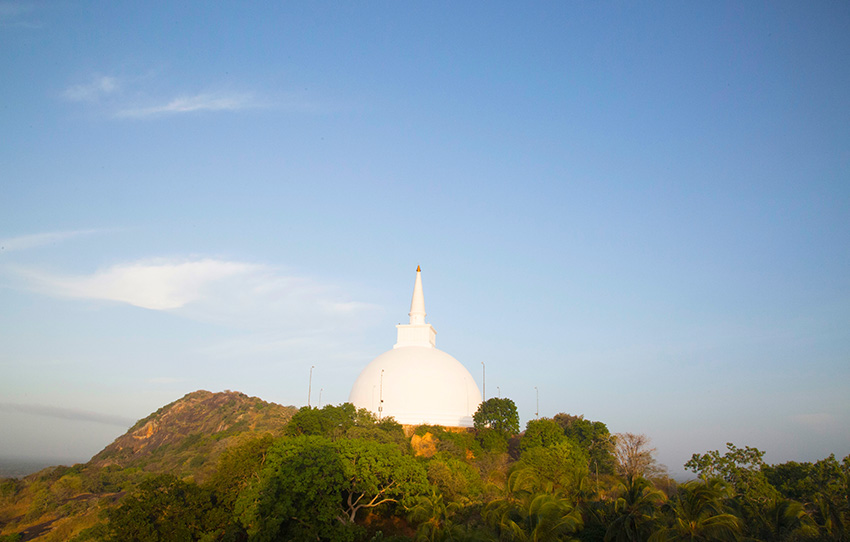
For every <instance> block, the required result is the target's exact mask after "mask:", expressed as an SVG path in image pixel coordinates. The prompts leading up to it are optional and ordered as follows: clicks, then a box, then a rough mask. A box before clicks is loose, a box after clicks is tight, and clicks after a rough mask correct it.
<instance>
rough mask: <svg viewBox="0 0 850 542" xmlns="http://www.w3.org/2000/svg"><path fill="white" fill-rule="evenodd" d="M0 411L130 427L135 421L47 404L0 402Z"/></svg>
mask: <svg viewBox="0 0 850 542" xmlns="http://www.w3.org/2000/svg"><path fill="white" fill-rule="evenodd" d="M0 411H5V412H14V413H22V414H35V415H38V416H48V417H50V418H59V419H63V420H74V421H79V422H95V423H102V424H106V425H117V426H119V427H130V426H131V425H133V424H134V423H136V420H134V419H131V418H125V417H123V416H113V415H111V414H101V413H99V412H90V411H87V410H78V409H75V408H65V407H55V406H49V405H32V404H29V405H28V404H24V403H0Z"/></svg>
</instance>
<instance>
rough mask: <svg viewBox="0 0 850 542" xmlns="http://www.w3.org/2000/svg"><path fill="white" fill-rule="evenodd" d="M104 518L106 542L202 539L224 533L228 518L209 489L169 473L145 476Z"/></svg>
mask: <svg viewBox="0 0 850 542" xmlns="http://www.w3.org/2000/svg"><path fill="white" fill-rule="evenodd" d="M107 517H108V519H109V522H108V523H107V526H106V536H105V537H104V539H105V540H106V541H107V542H126V541H127V540H133V541H137V542H159V541H161V540H173V541H175V542H183V541H187V542H188V541H193V540H201V539H203V538H208V537H210V536H216V535H221V534H223V533H224V529H225V527H226V525H227V521H228V515H227V514H226V512H225V511H224V510H223V509H222V508H220V507H218V506H217V504H216V501H215V495H214V494H213V492H212V491H209V490H206V489H203V488H201V487H199V486H198V485H196V484H193V483H189V482H183V481H181V480H178V479H177V478H176V477H174V476H172V475H170V474H161V475H155V476H150V477H148V478H147V479H145V480H144V481H143V482H142V483H141V484H139V488H138V490H137V491H136V492H135V493H134V494H133V495H131V496H129V497H127V498H125V499H124V500H123V501H122V502H121V505H120V506H118V507H116V508H109V509H107Z"/></svg>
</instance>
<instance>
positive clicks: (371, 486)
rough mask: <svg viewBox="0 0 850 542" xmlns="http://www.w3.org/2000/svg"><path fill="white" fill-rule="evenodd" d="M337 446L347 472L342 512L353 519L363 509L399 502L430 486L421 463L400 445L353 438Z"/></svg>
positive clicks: (352, 520) (338, 443)
mask: <svg viewBox="0 0 850 542" xmlns="http://www.w3.org/2000/svg"><path fill="white" fill-rule="evenodd" d="M336 448H337V450H338V453H339V455H340V458H341V460H342V464H343V468H344V472H345V476H346V483H345V485H344V486H343V505H342V508H343V513H344V515H345V517H346V518H347V519H348V521H350V522H352V523H353V522H354V520H355V518H356V516H357V512H358V511H360V510H362V509H370V508H376V507H378V506H381V505H382V504H386V503H397V502H399V501H401V500H403V499H405V498H412V497H415V496H416V495H418V494H421V493H423V492H424V491H425V490H426V488H427V487H428V479H427V477H426V475H425V470H424V469H423V468H422V465H421V464H420V463H418V462H417V461H416V460H415V459H413V458H412V457H410V456H408V455H403V454H402V453H401V451H400V450H399V449H398V447H397V446H394V445H392V444H380V443H377V442H374V441H370V440H359V439H353V440H341V441H339V442H337V443H336Z"/></svg>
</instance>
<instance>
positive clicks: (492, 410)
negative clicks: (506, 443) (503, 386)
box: [472, 397, 519, 435]
mask: <svg viewBox="0 0 850 542" xmlns="http://www.w3.org/2000/svg"><path fill="white" fill-rule="evenodd" d="M472 419H473V422H474V423H475V428H476V429H484V428H490V429H493V430H495V431H498V432H500V433H503V434H506V435H516V434H517V433H519V413H518V412H517V409H516V404H514V402H513V400H511V399H508V398H507V397H504V398H502V397H492V398H490V399H487V400H486V401H484V402H483V403H481V404H480V405H479V406H478V410H477V411H476V412H475V415H474V416H473V417H472Z"/></svg>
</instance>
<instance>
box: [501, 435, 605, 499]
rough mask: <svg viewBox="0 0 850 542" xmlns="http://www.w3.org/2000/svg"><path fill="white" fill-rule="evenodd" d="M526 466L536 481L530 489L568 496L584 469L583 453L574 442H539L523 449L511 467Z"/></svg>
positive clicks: (577, 484) (524, 467)
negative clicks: (539, 443)
mask: <svg viewBox="0 0 850 542" xmlns="http://www.w3.org/2000/svg"><path fill="white" fill-rule="evenodd" d="M524 469H527V470H528V471H530V472H532V473H533V475H534V479H535V480H537V482H538V483H539V484H540V485H538V486H536V487H533V488H531V489H533V490H534V491H538V492H545V493H559V494H561V495H562V496H564V497H572V496H573V495H574V494H575V493H576V491H577V490H578V488H579V484H580V482H581V480H582V479H584V478H585V477H586V476H587V474H588V472H587V455H586V454H585V453H584V451H583V450H581V449H580V448H579V447H578V446H576V445H575V444H573V443H571V442H570V441H568V440H564V441H563V442H561V443H560V444H557V445H555V446H545V447H544V446H539V447H537V448H532V449H530V450H527V451H525V452H523V454H522V457H521V458H520V460H519V461H518V462H517V463H516V466H515V471H520V470H524Z"/></svg>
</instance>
